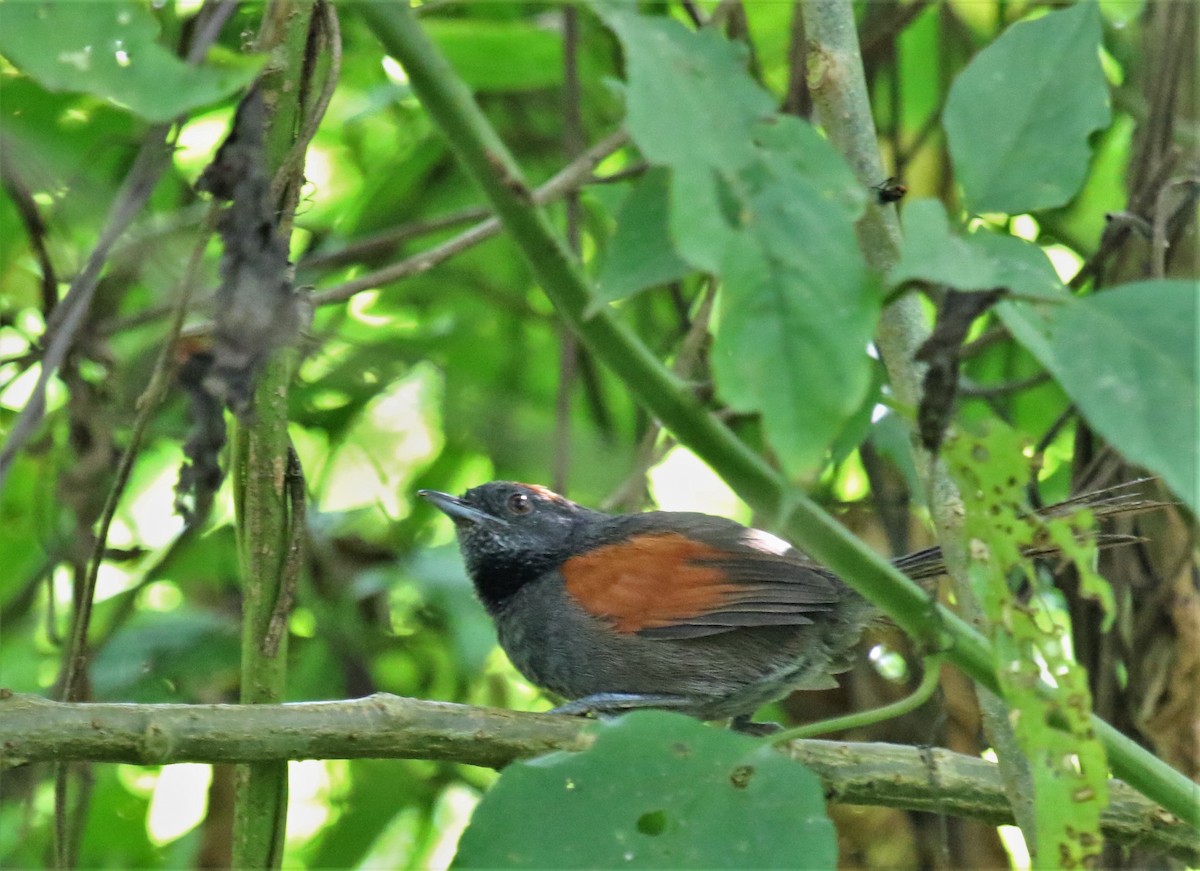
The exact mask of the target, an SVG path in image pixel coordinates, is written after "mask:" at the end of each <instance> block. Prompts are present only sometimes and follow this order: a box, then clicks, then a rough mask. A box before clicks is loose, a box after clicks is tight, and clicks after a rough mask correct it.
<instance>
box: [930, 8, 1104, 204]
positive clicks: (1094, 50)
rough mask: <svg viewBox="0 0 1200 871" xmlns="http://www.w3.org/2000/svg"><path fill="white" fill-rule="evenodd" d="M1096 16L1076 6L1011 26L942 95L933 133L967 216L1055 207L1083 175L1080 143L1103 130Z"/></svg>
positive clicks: (1085, 151) (1084, 152) (1084, 147)
mask: <svg viewBox="0 0 1200 871" xmlns="http://www.w3.org/2000/svg"><path fill="white" fill-rule="evenodd" d="M1099 47H1100V14H1099V12H1098V11H1097V9H1096V4H1095V3H1087V2H1081V3H1076V4H1075V5H1074V6H1072V7H1071V8H1069V9H1064V10H1062V11H1061V12H1051V13H1050V14H1048V15H1045V16H1043V17H1041V18H1039V19H1037V20H1035V21H1023V22H1019V23H1017V24H1014V25H1013V26H1012V27H1011V28H1009V29H1008V30H1007V31H1005V33H1004V34H1002V35H1001V36H1000V38H999V39H997V40H996V41H995V42H994V43H992V44H991V45H990V46H988V47H987V48H985V49H983V50H982V51H981V52H979V54H978V55H976V57H975V58H974V59H973V60H972V61H971V63H970V64H969V65H968V66H967V68H966V69H965V70H963V71H962V73H961V74H959V76H958V78H957V79H956V80H955V82H954V84H953V85H952V86H951V88H950V94H949V97H948V98H947V100H946V111H945V113H944V114H943V117H942V123H943V126H944V127H945V130H946V136H947V139H948V141H949V146H950V154H951V157H952V158H953V161H954V170H955V175H956V176H957V178H958V182H959V184H961V185H962V189H963V193H964V195H965V198H966V201H967V203H968V204H969V207H970V209H971V210H972V211H974V212H1009V213H1017V212H1028V211H1032V210H1034V209H1045V208H1051V207H1053V206H1061V205H1063V204H1064V203H1066V202H1067V201H1068V200H1070V199H1071V197H1072V196H1073V195H1074V194H1075V193H1076V192H1077V191H1078V190H1079V187H1080V185H1081V184H1082V183H1083V179H1084V176H1085V175H1086V174H1087V166H1088V158H1089V156H1090V154H1091V151H1090V149H1089V147H1088V136H1089V135H1090V134H1091V133H1092V132H1093V131H1095V130H1099V129H1101V128H1103V127H1106V126H1107V125H1108V123H1109V118H1110V111H1109V101H1108V90H1107V87H1106V86H1105V81H1104V73H1103V70H1102V69H1101V67H1100V57H1099Z"/></svg>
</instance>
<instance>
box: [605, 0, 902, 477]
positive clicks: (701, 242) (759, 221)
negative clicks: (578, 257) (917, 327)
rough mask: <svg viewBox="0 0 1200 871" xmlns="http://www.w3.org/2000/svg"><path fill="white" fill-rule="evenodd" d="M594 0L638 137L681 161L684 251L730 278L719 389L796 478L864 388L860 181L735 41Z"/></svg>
mask: <svg viewBox="0 0 1200 871" xmlns="http://www.w3.org/2000/svg"><path fill="white" fill-rule="evenodd" d="M598 5H599V4H598ZM599 11H600V14H601V17H602V18H603V19H604V20H605V22H606V23H607V24H608V25H609V26H610V27H611V28H612V29H613V31H614V32H615V33H616V34H617V36H618V38H619V39H620V41H621V44H622V47H623V48H624V50H625V59H626V69H627V74H628V83H627V87H626V104H627V118H626V124H627V126H628V129H629V132H630V135H631V136H632V137H633V139H634V140H635V141H636V142H637V144H638V147H639V148H641V149H642V152H643V153H644V154H645V155H646V157H647V159H649V160H650V161H651V162H652V163H655V164H657V165H661V166H666V167H669V168H670V170H671V176H670V195H669V208H670V230H671V238H672V239H673V240H674V243H675V244H674V247H675V250H676V251H677V252H678V254H679V255H680V257H682V258H683V260H685V261H686V262H687V263H689V264H691V266H693V267H694V268H696V269H702V270H704V271H707V272H713V273H716V274H718V275H719V276H720V278H721V280H722V296H721V302H720V313H719V317H718V318H717V322H718V327H717V329H716V339H715V345H714V349H713V369H714V374H715V375H716V380H717V388H718V391H719V392H720V394H721V397H722V398H723V399H724V400H725V401H726V402H727V403H728V404H729V405H730V406H732V407H734V408H736V409H738V410H740V411H745V412H761V413H762V415H763V421H764V427H765V430H766V433H767V438H768V439H769V441H770V442H771V446H772V447H773V448H774V450H775V452H776V453H777V454H778V456H779V459H780V462H781V463H782V464H783V466H784V468H785V469H787V471H788V473H789V474H790V475H792V476H793V477H802V476H805V475H808V474H811V473H812V471H813V470H814V468H815V467H816V466H817V465H818V464H819V463H820V462H821V461H822V459H823V458H824V456H825V452H826V451H827V450H828V448H829V446H830V445H831V444H832V443H833V441H834V440H835V439H836V438H837V436H838V434H839V433H840V432H842V431H843V430H844V428H845V425H846V423H847V421H848V420H849V419H850V418H851V417H852V416H853V415H854V413H855V412H856V411H857V410H859V409H860V408H861V406H862V403H863V400H864V399H865V397H866V391H867V387H868V385H869V383H870V365H871V364H870V358H869V357H868V356H867V354H866V353H865V348H866V346H867V343H868V342H869V341H870V339H871V335H872V333H873V331H874V327H875V322H876V318H877V315H878V310H879V295H878V293H877V289H876V287H875V284H874V281H873V280H872V278H871V276H870V275H869V272H868V270H867V268H866V265H865V264H864V263H863V260H862V257H861V254H860V252H859V249H858V244H857V240H856V236H855V232H854V222H855V220H856V219H857V218H858V216H859V215H860V214H861V212H862V209H863V207H864V204H865V200H866V192H865V191H864V190H862V188H861V186H859V185H858V183H857V182H856V180H855V179H854V176H853V175H852V174H851V173H850V171H849V169H848V168H847V167H846V165H845V164H844V162H843V161H842V160H841V158H840V157H839V156H838V155H837V154H836V153H835V152H834V151H833V149H832V147H831V146H830V145H829V143H828V142H827V141H826V140H825V139H824V138H823V137H821V136H820V135H818V134H817V132H816V131H815V130H814V129H813V128H812V127H811V126H810V125H808V124H807V123H805V122H803V121H801V120H799V119H797V118H794V117H790V116H780V115H776V114H775V113H774V111H773V109H774V100H773V99H772V98H771V97H770V95H768V94H767V93H766V92H765V91H763V90H762V89H761V88H760V87H759V86H758V84H757V83H755V82H754V80H753V79H752V78H751V77H750V76H749V75H748V74H747V72H746V70H745V65H744V54H743V51H742V49H741V47H740V46H735V45H732V44H730V43H728V42H727V41H725V40H724V39H723V38H721V37H720V36H719V35H718V34H716V33H713V32H710V31H702V32H699V33H692V32H690V31H688V30H686V29H685V28H684V27H683V26H682V25H680V24H679V23H678V22H675V21H673V20H670V19H663V18H649V17H641V16H639V15H637V14H636V13H634V12H631V11H628V10H627V9H625V8H620V9H613V8H611V7H609V6H605V5H599ZM681 130H692V131H703V135H695V136H680V135H679V133H680V131H681Z"/></svg>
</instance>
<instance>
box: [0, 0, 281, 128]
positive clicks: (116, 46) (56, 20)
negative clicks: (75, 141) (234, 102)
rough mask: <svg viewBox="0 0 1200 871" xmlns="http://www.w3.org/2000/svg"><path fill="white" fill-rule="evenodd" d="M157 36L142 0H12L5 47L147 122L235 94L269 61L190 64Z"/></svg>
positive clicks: (53, 78)
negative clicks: (15, 0) (86, 0)
mask: <svg viewBox="0 0 1200 871" xmlns="http://www.w3.org/2000/svg"><path fill="white" fill-rule="evenodd" d="M157 36H158V24H157V22H155V20H154V18H153V16H152V15H151V14H150V12H149V11H148V10H147V9H146V8H145V7H144V6H141V5H139V4H137V3H127V2H119V3H118V2H103V3H52V2H47V0H42V2H25V3H8V4H5V7H4V26H3V27H2V28H0V53H3V54H4V55H5V56H6V57H7V58H8V59H9V60H10V61H12V62H13V63H14V64H15V65H16V66H17V67H18V68H20V69H21V70H22V71H24V72H26V73H28V74H29V75H30V76H31V77H32V78H34V79H36V80H37V81H39V82H40V83H41V84H43V85H45V86H46V87H47V88H50V89H51V90H56V91H82V92H85V93H89V94H95V95H96V96H98V97H102V98H104V99H106V100H111V101H112V102H114V103H117V104H119V105H121V106H125V107H127V108H128V109H130V110H131V111H133V112H135V113H137V114H138V115H141V116H142V117H143V118H145V119H147V120H148V121H169V120H171V119H172V118H174V117H175V116H177V115H179V114H181V113H183V112H186V111H187V110H188V109H194V108H196V107H198V106H204V105H206V104H208V103H211V102H213V101H214V100H217V99H219V98H221V97H224V96H226V95H228V94H231V93H233V92H234V91H236V90H237V89H239V88H242V87H244V86H245V85H246V84H247V83H249V82H250V81H251V80H252V79H253V78H254V76H255V75H256V74H257V73H258V70H259V68H260V67H261V66H262V63H263V59H262V58H250V57H244V58H237V59H232V58H227V59H226V60H227V65H226V66H225V67H216V66H211V65H200V66H189V65H188V64H186V63H184V62H183V61H182V60H180V59H179V58H178V57H176V56H175V55H173V54H171V53H170V52H169V51H167V50H166V49H165V48H164V47H163V46H161V45H159V44H158V42H157V41H156V38H157ZM235 60H236V62H233V61H235Z"/></svg>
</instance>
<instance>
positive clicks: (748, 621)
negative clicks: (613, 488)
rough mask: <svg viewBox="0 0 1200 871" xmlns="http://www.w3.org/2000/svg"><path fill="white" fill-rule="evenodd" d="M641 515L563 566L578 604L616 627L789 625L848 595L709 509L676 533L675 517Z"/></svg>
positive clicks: (680, 634)
mask: <svg viewBox="0 0 1200 871" xmlns="http://www.w3.org/2000/svg"><path fill="white" fill-rule="evenodd" d="M638 517H639V518H641V520H640V522H639V524H638V529H637V531H631V532H628V533H626V534H623V535H621V536H618V537H616V538H615V540H613V541H612V542H611V543H608V544H601V545H599V546H597V547H593V548H591V549H589V550H588V551H586V552H585V553H583V554H580V555H578V556H575V557H572V558H571V559H569V560H567V561H566V562H565V563H564V564H563V567H562V573H563V577H564V579H565V582H566V587H567V591H568V592H569V593H570V594H571V596H572V597H573V598H574V599H575V601H577V602H578V603H579V605H580V606H581V607H583V608H584V609H585V610H587V611H588V612H590V613H592V614H595V615H596V616H598V617H601V618H604V619H606V620H608V621H609V622H610V623H611V624H612V626H613V628H615V629H616V630H617V631H618V632H623V633H628V634H633V633H636V634H638V635H640V636H642V637H645V638H660V639H666V638H696V637H700V636H704V635H716V634H720V633H723V632H732V631H734V630H736V629H740V628H743V627H756V626H785V625H793V626H794V625H800V624H804V623H811V622H812V619H811V617H810V616H809V615H811V614H813V613H816V612H821V611H828V610H830V609H831V608H832V607H833V606H834V605H836V604H837V602H838V601H840V600H841V598H842V597H843V596H844V595H845V590H846V588H845V586H844V585H842V584H841V582H840V581H838V580H837V579H836V578H835V577H833V576H832V575H830V574H829V573H827V572H825V571H823V570H821V569H820V568H819V567H818V566H816V565H815V564H814V563H813V562H812V561H811V560H808V559H807V558H806V557H805V556H804V555H803V554H801V553H800V552H799V551H796V550H795V549H794V548H792V547H790V546H789V545H788V544H787V543H786V542H784V541H782V540H781V539H778V538H776V537H775V536H772V535H769V534H768V533H764V532H761V531H759V530H755V529H747V528H746V527H743V526H740V525H738V524H735V523H733V522H732V521H727V520H722V519H720V518H713V517H708V516H706V515H692V516H691V517H692V518H694V520H690V521H689V522H688V523H686V524H683V529H682V531H680V529H679V528H678V527H679V526H680V522H679V520H678V519H677V518H678V517H679V515H672V517H673V518H676V519H675V520H674V522H673V523H672V524H671V525H672V527H674V528H661V525H659V524H655V523H654V520H653V518H654V515H639V516H638ZM646 518H650V519H649V520H647V519H646ZM656 526H659V528H656Z"/></svg>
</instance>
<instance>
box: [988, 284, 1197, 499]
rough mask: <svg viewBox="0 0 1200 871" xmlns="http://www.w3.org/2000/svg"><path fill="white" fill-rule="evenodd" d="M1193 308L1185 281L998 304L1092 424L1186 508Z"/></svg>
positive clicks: (1192, 440) (1190, 493)
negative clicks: (1056, 300) (1056, 299)
mask: <svg viewBox="0 0 1200 871" xmlns="http://www.w3.org/2000/svg"><path fill="white" fill-rule="evenodd" d="M1197 308H1198V307H1197V285H1196V284H1195V283H1194V282H1189V281H1144V282H1137V283H1135V284H1127V285H1123V286H1121V287H1117V288H1113V289H1112V290H1106V291H1103V292H1101V293H1095V294H1092V295H1091V296H1087V297H1084V298H1082V299H1070V300H1067V301H1066V302H1063V303H1060V304H1057V305H1040V304H1035V305H1030V304H1024V303H1005V304H1003V305H1001V306H1000V307H999V309H998V310H999V313H1000V315H1001V317H1002V318H1003V319H1004V322H1005V323H1006V324H1007V325H1008V328H1009V329H1010V330H1011V331H1012V333H1013V335H1014V336H1016V338H1017V339H1018V340H1019V341H1020V342H1021V343H1022V344H1024V345H1025V346H1026V347H1027V348H1028V349H1029V350H1030V351H1031V352H1032V353H1033V354H1034V356H1036V357H1037V358H1038V359H1039V360H1040V361H1041V363H1042V365H1044V366H1045V367H1046V368H1047V369H1049V370H1050V372H1051V373H1052V374H1053V375H1054V377H1055V378H1056V379H1057V380H1058V382H1059V383H1060V384H1061V385H1062V387H1063V389H1064V390H1065V391H1066V392H1067V394H1068V395H1069V396H1070V397H1071V399H1072V400H1074V402H1075V403H1076V404H1077V405H1078V406H1079V409H1080V411H1082V412H1083V414H1084V416H1085V417H1087V419H1088V421H1089V422H1090V423H1091V424H1092V426H1093V427H1095V429H1096V430H1097V431H1098V432H1099V433H1100V434H1101V435H1103V436H1104V437H1105V438H1106V439H1108V440H1109V441H1110V442H1112V444H1113V445H1114V446H1115V447H1116V448H1117V449H1118V450H1119V451H1121V453H1122V454H1124V455H1125V456H1126V457H1127V458H1128V459H1130V460H1132V461H1133V462H1135V463H1139V464H1141V465H1144V466H1145V467H1146V468H1148V469H1150V470H1151V471H1153V472H1155V473H1157V474H1159V475H1161V476H1162V477H1163V480H1165V481H1166V482H1167V484H1168V485H1169V486H1170V487H1171V489H1172V490H1173V491H1174V492H1175V494H1176V495H1177V496H1178V497H1179V498H1180V499H1183V500H1184V501H1185V502H1187V504H1188V505H1190V506H1191V507H1192V508H1193V509H1197V508H1200V499H1198V497H1197V492H1196V486H1197V480H1196V474H1197V465H1196V444H1197V422H1198V420H1200V409H1198V408H1197V396H1198V395H1200V384H1197V365H1196V323H1197Z"/></svg>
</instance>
